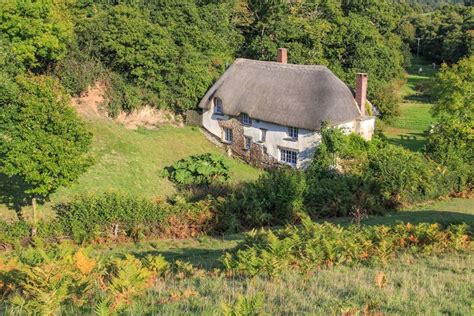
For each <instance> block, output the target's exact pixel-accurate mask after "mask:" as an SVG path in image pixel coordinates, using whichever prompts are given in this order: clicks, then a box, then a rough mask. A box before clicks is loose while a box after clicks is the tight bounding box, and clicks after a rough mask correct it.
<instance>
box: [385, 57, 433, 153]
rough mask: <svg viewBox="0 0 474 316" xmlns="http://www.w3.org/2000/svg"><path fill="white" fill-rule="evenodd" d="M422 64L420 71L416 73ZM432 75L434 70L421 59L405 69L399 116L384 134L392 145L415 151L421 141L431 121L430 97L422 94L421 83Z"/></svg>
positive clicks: (421, 146) (421, 145) (422, 142)
mask: <svg viewBox="0 0 474 316" xmlns="http://www.w3.org/2000/svg"><path fill="white" fill-rule="evenodd" d="M419 67H422V69H423V71H422V73H421V74H419V73H418V69H419ZM435 74H436V70H434V69H433V68H432V66H431V65H430V64H428V63H426V62H425V61H423V60H421V59H420V60H419V62H414V63H413V66H411V67H410V68H408V69H407V82H406V84H405V85H404V86H403V88H402V91H401V96H402V99H403V102H402V104H400V116H399V117H397V118H396V119H395V120H394V122H393V123H392V124H390V126H388V127H387V128H386V131H385V134H386V135H387V137H388V139H389V141H390V142H391V143H392V144H396V145H401V146H404V147H406V148H408V149H411V150H414V151H419V150H421V148H423V146H424V143H425V135H424V133H425V131H426V130H427V129H428V128H429V126H430V124H431V123H432V122H433V118H432V117H431V113H430V109H431V106H432V104H431V103H430V102H431V101H430V98H429V96H427V95H426V94H424V93H423V91H422V90H423V85H426V84H427V83H428V82H429V80H430V79H431V78H432V77H433V76H434V75H435Z"/></svg>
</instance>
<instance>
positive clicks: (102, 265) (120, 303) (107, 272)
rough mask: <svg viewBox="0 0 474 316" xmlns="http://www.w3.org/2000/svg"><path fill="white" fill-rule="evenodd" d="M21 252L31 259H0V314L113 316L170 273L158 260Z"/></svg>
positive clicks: (62, 249) (70, 251) (56, 250)
mask: <svg viewBox="0 0 474 316" xmlns="http://www.w3.org/2000/svg"><path fill="white" fill-rule="evenodd" d="M23 252H28V253H31V255H29V256H30V257H35V258H37V259H36V260H30V259H29V258H27V259H25V256H23V255H21V253H19V254H15V255H14V256H13V257H10V258H0V291H1V293H2V299H3V304H2V305H3V306H2V308H3V307H6V309H7V310H8V311H10V313H13V314H37V313H39V314H41V315H59V314H67V312H66V311H65V310H64V306H74V307H75V308H77V309H78V310H79V311H81V312H80V314H89V313H90V311H91V310H90V308H91V306H92V307H94V305H96V306H95V310H96V312H97V313H98V314H100V315H102V314H103V315H114V314H117V313H118V312H120V311H122V310H123V309H125V308H126V307H127V306H128V305H129V304H130V303H131V302H132V301H133V299H135V298H137V297H139V296H143V295H144V294H145V293H146V291H147V290H148V289H149V288H151V287H152V286H153V285H154V284H155V279H156V278H157V277H160V276H163V275H166V274H168V273H169V272H170V264H169V263H168V262H167V261H166V260H165V259H164V258H163V257H162V256H160V255H158V256H153V255H148V256H146V258H145V259H144V260H139V259H138V258H136V257H134V256H132V255H126V256H125V258H117V257H112V258H103V257H96V258H94V257H91V256H90V251H89V250H87V249H83V248H79V249H76V248H75V247H71V246H70V245H67V244H62V245H59V246H54V247H52V248H42V247H36V248H26V249H25V250H24V251H23ZM94 303H95V304H94Z"/></svg>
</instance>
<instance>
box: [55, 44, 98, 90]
mask: <svg viewBox="0 0 474 316" xmlns="http://www.w3.org/2000/svg"><path fill="white" fill-rule="evenodd" d="M104 72H105V70H104V67H103V66H102V65H101V64H100V62H99V61H97V60H95V59H93V58H91V57H90V56H89V55H87V54H85V53H83V52H81V51H79V49H78V48H77V47H75V46H72V47H71V48H70V51H69V53H68V54H67V56H66V57H65V58H64V59H63V60H61V61H59V62H58V63H57V64H56V65H55V67H54V70H53V73H54V75H56V76H57V77H58V78H59V80H60V81H61V83H62V84H63V86H64V88H66V90H67V91H68V92H69V93H70V94H72V95H79V94H80V93H82V92H84V91H86V90H87V88H88V87H89V86H90V85H92V84H93V83H94V81H96V80H98V79H99V78H100V76H101V75H103V73H104Z"/></svg>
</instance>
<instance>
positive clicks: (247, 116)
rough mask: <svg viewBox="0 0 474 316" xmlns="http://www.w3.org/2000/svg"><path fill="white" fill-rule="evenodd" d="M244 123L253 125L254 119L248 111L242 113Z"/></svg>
mask: <svg viewBox="0 0 474 316" xmlns="http://www.w3.org/2000/svg"><path fill="white" fill-rule="evenodd" d="M240 121H241V122H242V124H244V125H252V119H251V118H250V116H249V115H248V114H247V113H242V114H241V120H240Z"/></svg>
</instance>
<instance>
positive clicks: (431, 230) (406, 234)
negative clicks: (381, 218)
mask: <svg viewBox="0 0 474 316" xmlns="http://www.w3.org/2000/svg"><path fill="white" fill-rule="evenodd" d="M467 233H468V226H467V225H465V224H464V225H452V226H450V227H449V228H447V229H442V228H441V227H440V226H439V225H438V224H427V223H422V224H418V225H412V224H410V223H407V224H404V223H399V224H396V225H394V226H384V225H380V226H362V227H360V226H356V225H351V226H349V227H346V228H343V227H341V226H339V225H334V224H330V223H324V224H316V223H313V222H311V220H309V219H308V218H306V219H304V220H303V225H301V226H288V227H286V228H285V229H282V230H278V231H272V230H264V229H262V230H259V231H252V232H250V233H248V234H247V236H246V238H245V240H244V241H243V242H242V243H240V244H239V245H238V246H237V247H236V248H235V249H234V250H232V251H231V252H228V253H226V254H225V255H224V256H223V257H222V262H223V264H224V267H225V269H226V270H227V271H228V272H231V273H234V274H243V275H249V276H255V275H269V276H277V275H280V274H281V273H282V272H284V271H287V270H290V269H291V270H299V271H301V272H310V271H314V270H316V269H319V268H321V267H330V266H333V265H352V264H364V263H365V264H368V263H372V262H373V263H382V264H384V265H386V264H387V263H388V262H389V261H390V260H391V259H392V258H394V257H395V256H396V255H397V254H399V253H400V252H409V253H412V254H429V253H439V252H446V251H453V250H462V249H467V248H468V247H469V237H468V235H467Z"/></svg>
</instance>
